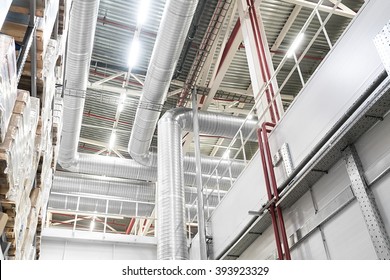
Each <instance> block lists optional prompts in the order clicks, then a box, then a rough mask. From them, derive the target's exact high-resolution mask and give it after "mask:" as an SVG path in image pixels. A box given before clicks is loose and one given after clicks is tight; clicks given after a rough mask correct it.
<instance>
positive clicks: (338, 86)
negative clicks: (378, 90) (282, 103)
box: [270, 0, 390, 181]
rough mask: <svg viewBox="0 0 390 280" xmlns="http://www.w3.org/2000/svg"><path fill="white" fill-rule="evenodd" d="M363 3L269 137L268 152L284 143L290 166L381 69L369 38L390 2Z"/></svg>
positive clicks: (386, 17) (382, 22)
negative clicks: (288, 154) (288, 152)
mask: <svg viewBox="0 0 390 280" xmlns="http://www.w3.org/2000/svg"><path fill="white" fill-rule="evenodd" d="M366 2H367V5H365V6H364V7H363V8H362V12H361V13H359V14H358V16H357V17H356V18H355V19H354V21H353V24H352V25H350V26H349V28H347V30H346V32H345V34H344V36H343V37H341V39H340V40H339V41H338V43H337V44H336V45H335V47H334V49H333V50H332V51H331V52H330V53H329V54H328V56H327V58H326V59H325V60H324V61H323V63H322V64H321V65H320V66H319V68H318V69H317V70H316V73H314V74H313V76H312V77H311V79H310V80H309V81H308V82H307V84H306V86H305V88H304V89H303V90H302V91H301V92H300V94H299V96H298V97H297V98H296V99H295V101H294V102H293V104H292V105H291V106H290V108H289V109H288V111H287V112H286V114H285V115H284V116H283V119H282V120H281V121H280V123H279V124H278V125H277V126H276V128H275V129H274V131H273V132H272V133H271V135H270V143H271V148H272V150H273V151H274V152H276V150H277V149H278V148H280V147H281V145H282V144H283V143H288V145H289V146H290V152H291V157H292V161H293V163H294V165H295V166H297V165H298V164H299V163H300V162H301V160H302V159H303V158H304V157H305V156H306V155H308V153H309V152H310V150H311V149H312V148H313V147H314V146H315V145H316V144H317V143H318V142H319V140H320V139H322V138H323V136H324V135H325V134H326V133H327V132H328V131H329V130H330V128H331V127H332V126H333V125H334V124H335V123H336V122H337V120H339V119H340V118H341V116H342V115H343V114H344V112H345V111H346V110H347V109H348V108H349V107H350V106H351V105H352V104H353V103H354V101H355V100H356V99H357V98H358V97H359V96H360V95H361V94H362V92H363V91H364V90H365V89H366V88H367V87H368V86H369V84H370V83H371V82H372V81H373V79H374V78H375V77H376V76H377V75H378V73H380V72H381V71H382V70H383V69H384V68H383V66H382V64H381V61H380V59H379V56H378V54H377V52H376V49H375V46H374V44H373V42H372V39H373V38H374V36H375V35H376V34H377V33H378V32H379V31H380V30H381V29H382V28H383V26H384V25H385V24H386V23H387V21H388V20H389V11H390V1H388V0H375V1H373V0H371V1H366ZM325 97H326V98H325ZM278 179H279V180H278V181H282V180H281V178H278Z"/></svg>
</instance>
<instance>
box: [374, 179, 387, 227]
mask: <svg viewBox="0 0 390 280" xmlns="http://www.w3.org/2000/svg"><path fill="white" fill-rule="evenodd" d="M371 189H372V191H373V193H374V196H375V200H376V204H377V206H378V209H379V212H380V214H381V216H382V220H383V223H384V224H385V228H386V231H387V234H390V173H389V174H387V176H385V177H383V178H382V179H381V180H379V181H378V182H377V183H376V184H375V185H374V186H372V187H371Z"/></svg>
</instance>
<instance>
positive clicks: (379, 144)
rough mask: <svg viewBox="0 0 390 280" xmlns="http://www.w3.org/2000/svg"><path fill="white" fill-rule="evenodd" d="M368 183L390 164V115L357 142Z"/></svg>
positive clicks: (356, 145)
mask: <svg viewBox="0 0 390 280" xmlns="http://www.w3.org/2000/svg"><path fill="white" fill-rule="evenodd" d="M355 147H356V150H357V152H358V154H359V157H360V159H361V162H362V165H363V170H364V173H365V176H366V179H367V181H368V183H370V182H371V181H372V180H373V179H375V178H376V177H377V176H378V175H379V174H380V173H381V172H382V171H383V170H384V169H385V168H387V167H389V166H390V117H389V116H387V117H386V118H385V119H384V120H383V121H381V122H379V123H378V124H377V125H376V126H374V127H373V128H372V129H371V130H370V131H368V132H367V133H366V134H364V135H363V136H362V137H361V138H360V139H359V140H358V141H357V142H356V144H355Z"/></svg>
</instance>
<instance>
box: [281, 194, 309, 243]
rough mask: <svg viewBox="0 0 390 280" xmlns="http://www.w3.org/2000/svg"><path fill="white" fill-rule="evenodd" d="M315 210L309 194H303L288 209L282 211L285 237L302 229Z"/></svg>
mask: <svg viewBox="0 0 390 280" xmlns="http://www.w3.org/2000/svg"><path fill="white" fill-rule="evenodd" d="M314 213H315V210H314V206H313V200H312V199H311V195H310V192H307V193H305V194H304V195H303V196H302V197H301V198H300V199H299V200H298V201H297V202H296V203H294V204H293V205H292V206H291V207H290V208H288V209H285V210H284V211H283V217H284V222H285V226H286V232H287V237H289V236H290V235H292V234H293V233H294V232H296V231H297V230H298V229H299V228H300V227H302V226H303V225H304V224H305V222H306V221H307V220H308V219H309V218H310V217H312V216H313V215H314Z"/></svg>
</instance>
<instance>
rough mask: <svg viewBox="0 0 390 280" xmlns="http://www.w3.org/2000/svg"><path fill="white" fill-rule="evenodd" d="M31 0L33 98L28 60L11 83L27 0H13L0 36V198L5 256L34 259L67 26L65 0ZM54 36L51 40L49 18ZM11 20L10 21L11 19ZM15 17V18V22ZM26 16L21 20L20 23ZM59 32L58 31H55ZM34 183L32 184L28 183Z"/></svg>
mask: <svg viewBox="0 0 390 280" xmlns="http://www.w3.org/2000/svg"><path fill="white" fill-rule="evenodd" d="M36 1H37V11H36V16H37V17H38V18H37V19H36V20H37V32H36V36H37V97H38V98H39V99H38V98H33V97H30V94H29V93H28V92H27V91H22V90H20V91H17V87H18V88H20V89H25V90H30V87H31V78H30V76H31V72H30V63H29V61H30V58H27V62H26V64H25V66H24V69H23V74H22V77H21V79H20V81H19V84H18V85H16V83H17V77H16V62H15V43H14V39H15V41H16V42H17V43H22V41H23V39H24V36H25V33H26V30H27V24H26V23H27V22H28V16H29V3H30V1H27V0H14V1H13V2H12V6H11V8H10V11H11V12H12V13H13V16H12V17H11V18H12V20H13V22H12V21H10V19H11V18H7V20H6V22H5V23H4V25H3V26H2V29H1V32H2V33H5V34H8V35H10V36H12V37H14V38H12V37H8V36H6V35H0V134H1V139H0V140H1V141H0V186H1V188H0V201H1V206H2V209H0V210H3V212H4V213H5V214H4V215H3V216H4V217H7V216H8V217H7V218H8V220H7V222H6V227H5V233H6V237H7V239H8V241H9V242H10V243H11V247H10V249H9V251H8V258H9V259H32V258H39V253H40V238H41V231H42V227H43V226H44V225H45V223H46V221H45V219H46V211H47V204H48V200H49V193H50V189H51V185H52V179H53V173H54V172H55V168H56V164H57V158H58V153H59V141H60V134H61V129H62V112H63V102H62V98H60V97H55V96H56V83H61V82H62V75H63V74H62V68H63V65H62V62H61V60H60V59H59V57H60V58H61V56H62V54H63V53H64V52H65V42H66V35H67V32H66V30H67V28H68V16H69V10H70V6H71V5H70V4H71V1H69V0H36ZM57 18H58V20H59V25H58V27H59V30H58V31H59V32H58V34H59V36H58V37H55V38H56V39H55V40H54V39H51V35H52V34H55V33H56V31H54V33H53V29H54V23H55V20H56V19H57ZM15 19H16V20H15ZM18 19H21V20H20V21H19V20H18ZM26 19H27V21H26ZM61 34H62V35H61ZM34 183H35V184H34Z"/></svg>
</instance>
